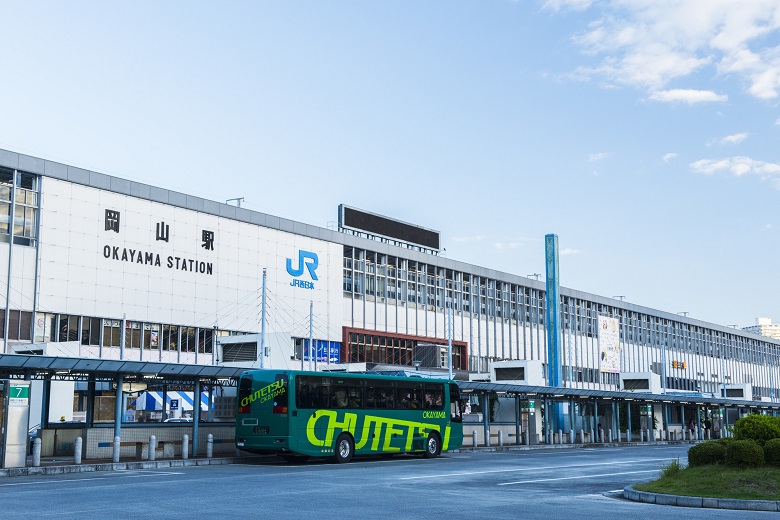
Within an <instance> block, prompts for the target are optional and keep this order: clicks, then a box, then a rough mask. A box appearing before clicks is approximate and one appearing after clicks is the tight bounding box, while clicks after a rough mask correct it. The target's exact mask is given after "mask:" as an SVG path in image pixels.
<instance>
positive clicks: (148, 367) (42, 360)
mask: <svg viewBox="0 0 780 520" xmlns="http://www.w3.org/2000/svg"><path fill="white" fill-rule="evenodd" d="M244 370H247V369H246V368H237V367H226V366H219V365H187V364H180V363H160V362H154V361H127V360H119V359H95V358H78V357H60V356H38V355H27V354H0V379H10V378H14V379H15V378H27V379H52V380H63V381H84V380H87V379H94V380H95V381H113V380H115V378H116V377H117V376H118V375H120V374H121V375H122V376H123V378H124V381H125V382H147V383H149V384H152V383H154V384H184V383H189V382H192V381H195V380H198V381H201V382H203V383H206V384H215V385H216V384H223V385H232V384H235V381H237V380H238V377H239V376H240V375H241V373H242V372H243V371H244Z"/></svg>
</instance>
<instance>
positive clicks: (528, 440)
mask: <svg viewBox="0 0 780 520" xmlns="http://www.w3.org/2000/svg"><path fill="white" fill-rule="evenodd" d="M525 445H526V446H530V445H531V432H530V431H529V430H526V431H525Z"/></svg>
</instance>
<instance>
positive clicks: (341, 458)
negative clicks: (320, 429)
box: [335, 433, 355, 464]
mask: <svg viewBox="0 0 780 520" xmlns="http://www.w3.org/2000/svg"><path fill="white" fill-rule="evenodd" d="M335 452H336V456H335V459H336V462H338V463H339V464H344V463H346V462H349V461H350V460H352V455H353V454H354V452H355V443H354V442H353V441H352V437H351V436H350V435H349V434H348V433H342V434H341V435H339V436H338V438H337V439H336V450H335Z"/></svg>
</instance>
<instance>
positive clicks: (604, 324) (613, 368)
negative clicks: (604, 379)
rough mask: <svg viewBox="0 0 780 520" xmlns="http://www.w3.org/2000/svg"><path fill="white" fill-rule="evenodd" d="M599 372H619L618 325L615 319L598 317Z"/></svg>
mask: <svg viewBox="0 0 780 520" xmlns="http://www.w3.org/2000/svg"><path fill="white" fill-rule="evenodd" d="M599 351H600V352H599V370H600V371H602V372H612V373H619V372H620V325H619V322H618V319H617V318H610V317H609V316H599Z"/></svg>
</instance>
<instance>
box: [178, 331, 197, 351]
mask: <svg viewBox="0 0 780 520" xmlns="http://www.w3.org/2000/svg"><path fill="white" fill-rule="evenodd" d="M181 343H182V345H181V351H182V352H195V346H196V343H197V340H196V338H195V327H182V328H181Z"/></svg>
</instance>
